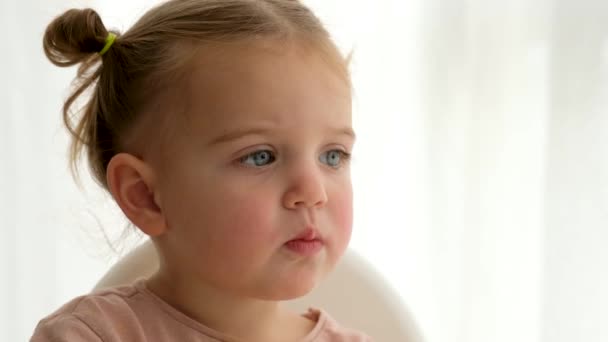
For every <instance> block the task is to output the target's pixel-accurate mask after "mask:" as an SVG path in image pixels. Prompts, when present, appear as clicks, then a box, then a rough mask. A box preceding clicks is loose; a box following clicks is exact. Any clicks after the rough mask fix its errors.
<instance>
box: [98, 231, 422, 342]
mask: <svg viewBox="0 0 608 342" xmlns="http://www.w3.org/2000/svg"><path fill="white" fill-rule="evenodd" d="M157 267H158V258H157V254H156V251H155V249H154V246H153V245H152V243H151V242H150V241H146V242H145V243H143V244H142V245H140V246H139V247H137V248H135V249H134V250H133V251H132V252H130V253H129V254H127V255H126V256H125V257H123V258H122V259H121V260H119V261H118V262H117V263H116V264H115V265H114V266H113V267H112V268H111V269H110V270H109V271H108V272H107V273H106V274H105V275H104V276H103V278H102V279H101V280H100V281H99V282H98V283H97V285H96V286H95V289H101V288H105V287H110V286H115V285H123V284H129V283H131V282H132V281H134V280H135V279H137V278H140V277H147V276H149V275H151V274H152V273H153V272H154V271H155V270H156V269H157ZM287 305H288V306H289V307H290V308H292V309H294V310H296V311H297V312H305V311H306V309H307V308H308V307H311V306H312V307H318V308H323V309H324V310H326V311H327V312H328V313H329V314H330V315H331V316H332V317H334V318H335V319H336V320H337V321H338V322H339V323H340V324H341V325H344V326H347V327H350V328H353V329H356V330H360V331H364V332H365V333H367V334H368V335H370V336H372V337H373V338H374V341H376V342H421V341H423V339H422V337H421V334H420V332H419V330H418V329H417V327H416V325H415V323H414V321H413V319H412V318H411V316H410V315H409V313H408V311H407V309H406V308H405V305H404V304H403V303H402V302H401V301H400V298H399V296H398V295H397V294H396V293H395V292H394V291H393V290H392V289H391V288H390V287H388V286H387V285H386V284H385V283H384V282H383V280H382V277H381V276H380V275H379V274H378V273H377V272H376V271H375V270H374V269H373V268H372V267H371V265H369V264H368V263H367V262H366V261H365V260H363V259H362V258H361V257H360V256H358V255H356V254H355V253H354V252H353V251H350V250H349V251H347V252H346V253H345V255H344V257H343V258H342V260H341V262H340V263H339V264H338V266H337V267H336V269H335V270H334V272H333V273H332V274H331V275H330V276H329V277H328V278H327V279H325V280H324V281H323V282H322V283H321V285H319V286H318V287H317V288H316V289H314V290H313V291H312V292H311V293H309V294H308V295H306V296H304V297H302V298H298V299H297V300H293V301H289V302H287Z"/></svg>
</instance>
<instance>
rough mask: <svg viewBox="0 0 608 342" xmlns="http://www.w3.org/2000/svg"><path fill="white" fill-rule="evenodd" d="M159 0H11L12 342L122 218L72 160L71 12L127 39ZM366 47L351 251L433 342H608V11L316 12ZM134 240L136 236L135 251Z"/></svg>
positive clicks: (6, 42)
mask: <svg viewBox="0 0 608 342" xmlns="http://www.w3.org/2000/svg"><path fill="white" fill-rule="evenodd" d="M155 2H156V1H145V0H139V1H130V2H124V1H122V2H119V1H116V0H112V1H109V0H104V1H96V2H92V1H67V0H54V1H42V0H29V1H21V2H16V1H14V2H6V1H5V2H1V3H0V29H1V30H2V32H3V38H2V43H1V45H0V49H1V51H0V52H1V53H0V62H1V64H0V65H2V68H1V69H0V100H1V103H2V104H3V106H4V108H3V109H2V110H1V111H0V113H1V114H0V117H1V119H2V121H1V125H0V152H1V153H2V157H1V158H0V163H1V167H0V222H1V223H0V227H1V232H2V235H1V236H0V265H1V267H2V268H1V270H0V277H1V280H2V281H0V303H1V305H0V306H1V309H0V340H2V341H22V340H27V338H28V337H29V334H31V331H32V329H33V327H34V325H35V324H36V322H37V321H38V319H40V318H41V317H42V316H44V315H46V314H48V313H49V312H50V311H52V310H54V309H56V308H57V307H58V306H59V305H60V304H62V303H63V302H65V301H67V300H68V299H70V298H72V297H74V296H76V295H79V294H82V293H85V292H87V291H88V290H89V289H90V288H91V287H92V285H93V284H94V283H95V281H96V280H97V279H98V278H99V277H100V276H101V275H102V274H103V272H104V271H105V270H106V269H107V268H108V267H109V265H111V263H112V262H113V261H114V260H115V258H116V256H117V254H116V253H114V252H112V251H110V250H109V248H107V247H106V245H105V243H104V237H103V235H102V234H101V233H100V231H101V230H100V227H103V228H104V229H106V230H108V231H109V234H110V235H111V237H113V236H118V234H119V232H120V231H121V229H123V228H124V225H125V223H124V220H123V219H122V218H121V215H120V213H119V212H118V211H117V210H116V208H115V207H114V205H113V204H112V202H111V200H110V199H109V198H107V196H105V195H104V194H103V193H101V192H100V191H98V190H95V187H94V185H92V184H91V182H89V181H87V178H86V175H85V176H84V177H83V183H84V188H85V190H81V189H79V188H78V187H76V186H75V185H74V182H73V181H72V179H71V178H70V175H69V171H68V168H67V163H66V152H65V151H66V146H67V141H68V140H67V135H66V134H65V132H64V130H63V128H62V124H61V121H60V106H61V100H62V98H64V97H65V96H66V95H67V93H68V90H67V86H68V84H69V82H70V80H71V79H72V77H73V75H74V72H75V71H74V70H73V69H70V70H60V69H58V68H55V67H54V66H52V65H51V64H50V63H49V62H47V61H46V60H45V58H44V56H43V53H42V50H41V38H42V33H43V31H44V28H45V25H46V24H48V22H49V21H50V20H51V18H52V17H53V16H55V15H57V14H59V13H60V12H61V11H62V10H64V9H67V8H70V7H73V6H79V7H81V6H87V5H89V6H94V7H95V8H97V9H99V10H100V12H101V14H102V17H103V18H104V21H105V22H106V25H108V26H111V27H118V28H120V29H123V30H124V29H125V28H126V27H128V25H129V24H130V22H132V20H133V19H134V18H136V17H137V16H138V15H139V14H140V13H141V12H142V11H143V10H144V9H145V8H146V7H148V6H149V5H150V4H152V3H155ZM306 2H307V3H308V4H310V5H311V6H312V7H313V8H314V9H315V10H316V11H317V12H318V13H319V15H320V16H321V17H322V18H323V19H324V20H325V21H326V23H327V25H328V27H329V28H330V30H331V31H332V32H333V33H334V35H335V36H336V39H337V40H338V42H339V44H340V46H341V47H342V48H343V49H344V51H347V52H348V51H350V50H351V49H353V50H354V59H353V65H352V70H353V78H354V82H355V88H356V98H355V113H354V114H355V130H356V131H357V134H358V137H359V138H358V139H359V140H358V142H357V146H356V150H355V159H354V164H353V168H354V169H353V173H354V182H355V209H356V212H355V233H354V236H353V241H352V245H351V246H352V248H353V249H355V250H357V251H358V252H360V253H361V254H363V255H364V256H365V257H366V258H368V259H369V260H370V261H371V262H372V263H373V264H374V265H375V266H376V267H378V269H379V270H380V271H381V272H382V273H383V274H384V275H385V277H386V279H387V281H388V282H389V283H390V284H391V285H392V286H393V287H394V288H395V289H396V290H397V291H399V293H400V294H401V296H402V298H403V301H404V302H405V303H406V304H407V306H408V308H409V311H410V312H411V313H412V315H413V316H414V319H415V320H416V321H417V323H418V325H419V326H420V328H421V330H422V332H423V333H424V335H425V336H426V338H427V340H428V341H430V342H444V341H457V342H482V341H483V342H487V341H518V342H527V341H529V342H566V341H568V342H570V341H608V324H606V317H608V291H607V290H606V289H608V271H607V270H608V252H607V249H606V248H605V246H606V245H608V228H607V226H608V143H607V141H606V140H605V137H606V136H607V133H608V20H606V15H608V2H606V1H603V0H536V1H524V0H516V1H508V2H507V1H487V0H468V1H464V0H411V1H397V0H394V1H389V0H378V1H362V0H357V1H355V0H350V1H346V0H341V1H337V0H335V1H328V0H323V1H322V0H314V1H313V0H310V1H306ZM127 245H128V244H127Z"/></svg>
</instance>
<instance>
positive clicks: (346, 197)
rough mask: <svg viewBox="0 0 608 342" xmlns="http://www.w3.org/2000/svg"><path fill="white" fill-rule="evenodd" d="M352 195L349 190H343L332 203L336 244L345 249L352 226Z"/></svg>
mask: <svg viewBox="0 0 608 342" xmlns="http://www.w3.org/2000/svg"><path fill="white" fill-rule="evenodd" d="M352 202H353V196H352V192H351V191H344V192H343V193H341V194H340V195H338V196H337V198H336V201H334V203H333V204H332V211H333V215H334V219H335V222H336V227H334V229H335V234H336V240H337V241H336V244H337V245H338V246H339V248H340V249H345V248H346V246H347V245H348V242H349V241H350V237H351V234H352V227H353V203H352Z"/></svg>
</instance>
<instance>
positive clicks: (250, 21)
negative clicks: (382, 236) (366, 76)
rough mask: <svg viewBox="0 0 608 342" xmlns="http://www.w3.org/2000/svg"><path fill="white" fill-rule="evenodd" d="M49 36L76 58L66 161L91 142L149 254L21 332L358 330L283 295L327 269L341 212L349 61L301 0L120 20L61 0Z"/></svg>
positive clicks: (258, 339)
mask: <svg viewBox="0 0 608 342" xmlns="http://www.w3.org/2000/svg"><path fill="white" fill-rule="evenodd" d="M44 51H45V53H46V55H47V57H48V58H49V59H50V60H51V62H53V63H54V64H56V65H58V66H71V65H74V64H80V68H79V69H78V77H77V82H76V84H77V87H76V89H75V91H74V93H73V94H72V95H71V96H70V97H69V98H68V99H67V101H66V103H65V106H64V109H63V115H64V121H65V123H66V125H67V128H68V129H69V131H70V132H71V133H72V135H73V138H74V139H73V143H72V146H71V147H72V148H71V157H72V166H75V165H76V162H77V159H78V156H79V155H80V153H81V152H86V155H87V157H88V161H89V165H90V167H91V171H92V174H93V176H94V177H95V179H96V180H97V181H98V182H99V183H100V185H101V186H103V187H104V188H105V189H106V190H108V191H109V192H110V193H111V194H112V196H113V198H114V199H115V201H116V202H117V204H118V206H119V207H120V208H121V210H122V211H123V212H124V214H125V215H126V216H127V218H128V219H129V220H130V221H131V222H132V223H133V224H134V225H135V226H136V227H137V228H138V229H140V230H141V231H142V232H143V233H145V234H146V235H148V236H149V237H150V238H151V240H152V241H153V243H154V246H155V248H156V249H157V252H158V255H159V258H160V268H159V270H158V272H157V273H156V274H154V275H153V276H152V277H150V278H149V279H141V280H139V281H137V282H135V283H134V284H132V285H129V286H120V287H116V288H112V289H109V290H103V291H99V292H95V293H93V294H89V295H86V296H82V297H78V298H76V299H74V300H72V301H70V302H69V303H67V304H65V305H64V306H63V307H61V308H60V309H58V311H56V312H55V313H53V314H51V315H50V316H48V317H46V318H44V319H43V320H42V321H40V323H39V324H38V326H37V327H36V330H35V332H34V335H33V337H32V340H33V341H36V342H42V341H251V342H285V341H311V342H312V341H318V342H325V341H369V340H370V339H369V337H366V336H365V335H364V334H362V333H359V332H356V331H352V330H349V329H347V328H344V327H341V326H340V325H338V323H336V322H335V321H334V320H332V319H331V318H330V316H329V315H328V314H327V313H326V312H324V311H323V310H321V309H311V310H309V312H307V313H292V312H290V311H288V310H287V309H284V308H283V307H282V306H281V305H280V304H279V303H280V301H284V300H289V299H293V298H297V297H300V296H303V295H305V294H307V293H308V292H309V291H311V290H312V289H313V288H314V287H315V286H316V285H317V283H318V282H319V281H320V280H321V279H322V278H323V277H324V276H325V275H326V274H327V273H328V272H330V271H331V270H332V268H333V267H334V265H335V264H336V262H337V261H338V259H339V258H340V257H341V255H342V254H343V252H344V251H345V249H346V246H347V244H348V241H349V239H350V234H351V225H352V189H351V180H350V171H349V156H350V151H351V149H352V146H353V143H354V134H353V131H352V128H351V127H352V126H351V86H350V78H349V74H348V70H347V61H346V60H345V59H344V58H343V57H342V56H341V54H340V53H339V51H338V49H337V48H336V46H335V45H334V44H333V43H332V41H331V39H330V37H329V35H328V33H327V31H326V30H325V29H324V28H323V26H322V25H321V23H320V22H319V20H318V19H317V18H316V17H315V16H314V15H313V14H312V13H311V12H310V10H309V9H307V8H306V7H305V6H304V5H303V4H301V3H300V2H299V1H297V0H172V1H168V2H166V3H164V4H161V5H159V6H158V7H155V8H153V9H151V10H150V11H148V12H147V13H146V14H145V15H144V16H143V17H142V18H141V19H139V21H137V22H136V23H135V24H134V26H133V27H131V29H129V30H128V31H127V32H125V33H123V34H121V33H119V32H116V31H108V30H107V29H106V28H105V26H104V25H103V23H102V21H101V19H100V17H99V16H98V14H97V13H96V12H95V11H93V10H91V9H83V10H77V9H72V10H69V11H67V12H65V13H64V14H62V15H61V16H59V17H58V18H56V19H55V20H54V21H53V22H51V23H50V24H49V26H48V28H47V30H46V33H45V35H44ZM87 90H90V98H89V100H88V102H87V103H86V105H85V106H84V108H82V111H81V114H82V116H81V117H80V118H79V120H78V121H77V122H76V123H73V121H72V120H71V117H70V113H71V109H72V107H73V105H74V103H75V100H77V99H78V98H79V97H80V96H81V95H82V94H83V93H84V92H85V91H87ZM87 94H89V93H88V92H87Z"/></svg>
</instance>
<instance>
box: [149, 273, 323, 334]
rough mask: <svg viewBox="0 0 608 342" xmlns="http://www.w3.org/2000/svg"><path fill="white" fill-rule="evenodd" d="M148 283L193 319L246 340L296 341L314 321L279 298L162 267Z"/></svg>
mask: <svg viewBox="0 0 608 342" xmlns="http://www.w3.org/2000/svg"><path fill="white" fill-rule="evenodd" d="M147 286H148V288H149V289H150V291H152V292H154V293H155V294H156V295H157V296H159V297H160V298H162V299H163V300H164V301H166V302H167V303H169V304H170V305H171V306H173V307H175V308H176V309H177V310H179V311H181V312H183V313H184V314H186V315H188V316H189V317H191V318H192V319H194V320H196V321H198V322H200V323H202V324H204V325H206V326H207V327H209V328H211V329H214V330H216V331H218V332H220V333H223V334H226V335H230V336H234V337H235V338H239V339H242V340H246V341H251V342H254V341H264V342H269V341H296V340H298V339H300V338H302V337H304V336H306V335H307V334H308V333H309V332H310V331H311V330H312V328H313V327H314V324H315V323H314V322H312V321H310V320H308V319H306V318H304V317H303V316H301V315H299V314H295V313H292V312H290V311H288V310H286V309H284V308H283V307H282V306H281V305H280V303H279V302H276V301H263V300H258V299H252V298H245V297H238V296H235V295H232V294H230V293H226V292H222V291H219V290H217V289H215V288H212V287H210V286H208V285H207V284H204V283H200V282H197V281H196V280H194V279H185V278H180V277H177V276H176V275H174V274H168V272H163V271H162V270H161V271H159V272H158V273H157V274H155V275H154V276H152V277H151V278H150V279H149V280H148V282H147Z"/></svg>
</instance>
